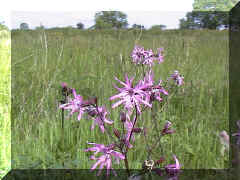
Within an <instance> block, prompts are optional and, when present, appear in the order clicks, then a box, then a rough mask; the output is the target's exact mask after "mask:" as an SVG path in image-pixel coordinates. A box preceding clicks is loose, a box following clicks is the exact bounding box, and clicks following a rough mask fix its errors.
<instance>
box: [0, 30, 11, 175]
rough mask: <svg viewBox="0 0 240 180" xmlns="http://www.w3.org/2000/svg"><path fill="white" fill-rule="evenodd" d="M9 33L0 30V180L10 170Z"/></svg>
mask: <svg viewBox="0 0 240 180" xmlns="http://www.w3.org/2000/svg"><path fill="white" fill-rule="evenodd" d="M10 57H11V54H10V32H8V31H3V30H0V179H1V178H2V177H3V176H4V175H5V174H6V173H7V172H8V171H9V170H10V169H11V159H10V158H11V156H10V155H11V134H10V130H11V129H10V128H11V125H10V107H11V101H10V82H11V81H10Z"/></svg>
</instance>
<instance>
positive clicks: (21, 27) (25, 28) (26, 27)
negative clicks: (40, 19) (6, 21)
mask: <svg viewBox="0 0 240 180" xmlns="http://www.w3.org/2000/svg"><path fill="white" fill-rule="evenodd" d="M20 29H21V30H27V29H29V25H28V24H27V23H21V24H20Z"/></svg>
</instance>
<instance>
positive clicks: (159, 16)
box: [11, 11, 187, 29]
mask: <svg viewBox="0 0 240 180" xmlns="http://www.w3.org/2000/svg"><path fill="white" fill-rule="evenodd" d="M122 12H123V13H125V14H126V15H127V20H128V24H129V25H128V28H131V27H132V25H133V24H139V25H143V26H144V28H145V29H150V28H151V27H152V26H154V25H160V24H162V25H165V26H166V29H178V28H179V19H181V18H184V17H185V15H186V13H187V12H180V11H179V12H166V11H165V12H164V11H122ZM95 13H96V11H81V12H79V11H75V12H58V11H56V12H50V11H42V12H25V11H14V12H12V13H11V29H19V27H20V24H21V23H27V24H28V25H29V29H36V27H39V26H41V25H42V26H44V28H46V29H50V28H63V27H69V26H71V27H73V28H76V24H77V23H79V22H81V23H83V24H84V29H88V28H89V27H91V26H93V25H94V24H95V21H94V15H95ZM59 17H61V18H59ZM163 17H164V18H163Z"/></svg>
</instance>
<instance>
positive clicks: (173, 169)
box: [165, 155, 180, 176]
mask: <svg viewBox="0 0 240 180" xmlns="http://www.w3.org/2000/svg"><path fill="white" fill-rule="evenodd" d="M173 158H174V159H175V162H176V163H175V164H169V165H167V166H165V171H166V172H167V174H169V175H171V176H172V175H176V174H177V173H178V172H179V171H180V164H179V161H178V159H177V157H176V156H175V155H173Z"/></svg>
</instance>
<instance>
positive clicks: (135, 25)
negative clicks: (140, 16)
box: [132, 24, 145, 29]
mask: <svg viewBox="0 0 240 180" xmlns="http://www.w3.org/2000/svg"><path fill="white" fill-rule="evenodd" d="M132 28H133V29H145V28H144V26H143V25H140V24H133V25H132Z"/></svg>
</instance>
